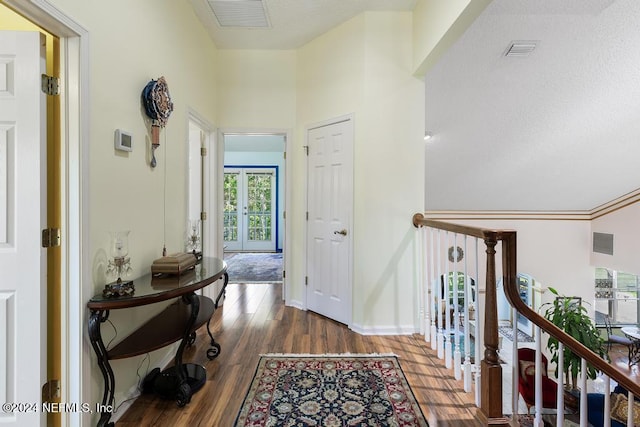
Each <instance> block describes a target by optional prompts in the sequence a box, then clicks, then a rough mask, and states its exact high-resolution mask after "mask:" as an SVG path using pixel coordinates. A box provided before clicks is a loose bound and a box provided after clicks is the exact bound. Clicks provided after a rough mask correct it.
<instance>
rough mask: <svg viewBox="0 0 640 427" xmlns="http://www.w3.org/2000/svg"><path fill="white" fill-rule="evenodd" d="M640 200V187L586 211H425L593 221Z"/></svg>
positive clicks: (431, 215)
mask: <svg viewBox="0 0 640 427" xmlns="http://www.w3.org/2000/svg"><path fill="white" fill-rule="evenodd" d="M638 202H640V189H637V190H634V191H632V192H630V193H627V194H625V195H623V196H620V197H618V198H617V199H614V200H611V201H610V202H607V203H604V204H602V205H600V206H597V207H595V208H593V209H591V210H586V211H454V210H451V211H429V210H428V211H425V212H424V216H425V218H428V219H435V220H443V221H452V220H500V221H507V220H513V221H519V220H527V221H531V220H536V221H545V220H550V221H592V220H594V219H596V218H600V217H602V216H605V215H608V214H610V213H613V212H615V211H618V210H620V209H623V208H626V207H628V206H631V205H633V204H635V203H638Z"/></svg>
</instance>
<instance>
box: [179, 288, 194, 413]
mask: <svg viewBox="0 0 640 427" xmlns="http://www.w3.org/2000/svg"><path fill="white" fill-rule="evenodd" d="M182 300H183V302H184V303H186V304H189V305H190V306H191V315H190V316H189V319H188V320H187V324H186V326H185V329H184V334H183V336H182V340H181V341H180V345H179V346H178V350H177V351H176V356H175V363H174V369H175V375H176V377H177V380H178V381H177V384H178V389H177V390H176V403H177V404H178V406H180V407H182V406H184V405H186V404H187V403H189V402H190V401H191V395H192V394H193V391H192V390H191V386H189V383H188V382H187V379H188V373H187V371H186V370H187V368H186V366H185V365H183V364H182V354H183V353H184V349H185V347H186V346H187V344H188V342H189V337H190V336H191V333H192V332H193V331H192V329H193V325H194V324H195V322H196V319H197V318H198V312H199V311H200V300H199V299H198V297H197V296H196V294H195V293H193V292H191V293H190V294H187V295H183V296H182Z"/></svg>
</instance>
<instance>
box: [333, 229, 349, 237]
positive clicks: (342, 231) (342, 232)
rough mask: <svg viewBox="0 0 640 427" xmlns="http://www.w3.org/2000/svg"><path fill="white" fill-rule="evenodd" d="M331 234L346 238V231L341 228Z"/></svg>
mask: <svg viewBox="0 0 640 427" xmlns="http://www.w3.org/2000/svg"><path fill="white" fill-rule="evenodd" d="M333 234H342V235H343V236H346V235H347V230H346V229H344V228H343V229H342V230H340V231H338V230H336V231H334V232H333Z"/></svg>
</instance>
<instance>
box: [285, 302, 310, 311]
mask: <svg viewBox="0 0 640 427" xmlns="http://www.w3.org/2000/svg"><path fill="white" fill-rule="evenodd" d="M284 304H285V305H286V306H288V307H293V308H297V309H299V310H304V311H306V310H307V308H306V307H305V306H304V304H303V303H302V301H298V300H289V301H285V302H284Z"/></svg>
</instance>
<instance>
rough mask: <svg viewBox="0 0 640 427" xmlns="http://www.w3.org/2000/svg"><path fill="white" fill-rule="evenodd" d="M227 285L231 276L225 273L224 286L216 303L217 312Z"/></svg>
mask: <svg viewBox="0 0 640 427" xmlns="http://www.w3.org/2000/svg"><path fill="white" fill-rule="evenodd" d="M227 284H229V275H228V274H227V273H226V272H225V273H224V283H223V284H222V289H220V292H219V293H218V297H217V298H216V303H215V309H216V310H217V309H218V303H219V302H220V298H222V296H223V295H224V293H225V292H226V289H227ZM207 328H208V326H207Z"/></svg>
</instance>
